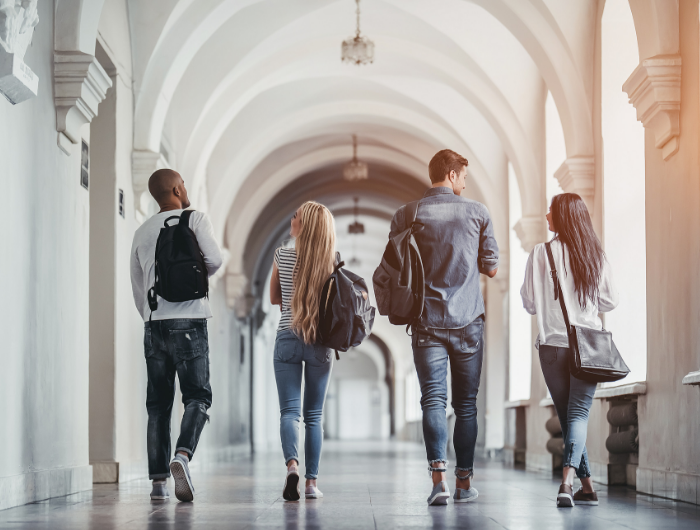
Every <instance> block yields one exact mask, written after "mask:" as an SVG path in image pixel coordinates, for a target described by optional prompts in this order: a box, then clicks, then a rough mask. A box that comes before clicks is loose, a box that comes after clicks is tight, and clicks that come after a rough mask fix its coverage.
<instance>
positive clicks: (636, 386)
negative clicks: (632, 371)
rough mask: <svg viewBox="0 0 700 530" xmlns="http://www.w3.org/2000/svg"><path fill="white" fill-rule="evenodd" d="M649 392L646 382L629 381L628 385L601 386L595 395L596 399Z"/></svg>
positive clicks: (639, 394)
mask: <svg viewBox="0 0 700 530" xmlns="http://www.w3.org/2000/svg"><path fill="white" fill-rule="evenodd" d="M646 393H647V384H646V382H640V383H629V384H627V385H620V386H613V387H609V388H599V389H598V390H596V391H595V395H594V396H593V397H594V398H595V399H611V398H616V397H628V396H643V395H644V394H646Z"/></svg>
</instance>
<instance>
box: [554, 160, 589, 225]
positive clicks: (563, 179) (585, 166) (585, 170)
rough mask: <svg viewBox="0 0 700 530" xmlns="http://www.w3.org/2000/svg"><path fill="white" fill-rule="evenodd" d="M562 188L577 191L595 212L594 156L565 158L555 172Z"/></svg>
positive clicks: (568, 191) (569, 191)
mask: <svg viewBox="0 0 700 530" xmlns="http://www.w3.org/2000/svg"><path fill="white" fill-rule="evenodd" d="M554 178H556V179H557V180H558V181H559V185H560V186H561V189H563V190H564V191H565V192H567V193H577V194H578V195H580V196H581V198H582V199H583V202H585V203H586V206H587V207H588V211H589V212H593V197H594V195H595V160H594V158H593V157H592V156H572V157H569V158H567V159H566V160H564V163H563V164H562V165H561V166H559V169H557V170H556V171H555V172H554Z"/></svg>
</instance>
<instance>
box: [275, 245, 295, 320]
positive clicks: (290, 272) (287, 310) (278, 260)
mask: <svg viewBox="0 0 700 530" xmlns="http://www.w3.org/2000/svg"><path fill="white" fill-rule="evenodd" d="M296 264H297V251H296V250H295V249H293V248H285V247H281V248H278V249H277V250H275V265H277V270H278V271H279V275H280V286H281V287H282V317H281V318H280V324H279V326H278V327H277V332H278V333H279V332H280V331H284V330H285V329H289V328H291V327H292V294H293V293H294V268H295V267H296Z"/></svg>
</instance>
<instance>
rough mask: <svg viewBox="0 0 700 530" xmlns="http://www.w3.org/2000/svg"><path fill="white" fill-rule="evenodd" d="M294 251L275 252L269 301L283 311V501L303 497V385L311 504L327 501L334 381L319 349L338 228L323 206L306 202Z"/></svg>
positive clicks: (278, 364) (278, 353)
mask: <svg viewBox="0 0 700 530" xmlns="http://www.w3.org/2000/svg"><path fill="white" fill-rule="evenodd" d="M289 234H290V235H291V236H292V237H293V238H295V243H294V248H278V249H277V250H276V251H275V258H274V265H273V268H272V278H271V281H270V301H271V302H272V303H273V304H276V305H279V306H280V307H281V310H282V317H281V319H280V323H279V328H278V329H277V339H276V341H275V351H274V367H275V379H276V381H277V393H278V394H279V401H280V436H281V438H282V451H283V452H284V462H285V464H286V466H287V477H286V479H285V482H284V488H283V491H282V497H283V498H284V499H285V500H287V501H297V500H299V498H300V496H301V495H300V491H299V480H300V479H299V420H300V419H301V411H302V403H301V383H302V374H303V381H304V403H303V413H304V424H305V425H306V438H305V442H304V444H305V447H304V457H305V465H306V474H305V477H306V489H305V496H306V498H307V499H317V498H321V497H323V493H321V490H319V489H318V487H317V483H316V481H317V479H318V468H319V461H320V460H321V445H322V444H323V426H322V418H323V404H324V402H325V400H326V392H327V390H328V382H329V380H330V376H331V366H332V364H331V362H332V361H331V350H330V349H329V348H326V347H323V346H321V345H319V344H316V341H317V338H318V329H317V328H318V311H319V302H320V297H321V290H322V288H323V284H324V283H325V282H326V280H327V279H328V277H329V276H330V275H331V273H332V272H333V268H334V266H335V222H334V220H333V215H332V214H331V212H330V211H329V210H328V208H326V207H325V206H323V205H321V204H318V203H316V202H313V201H309V202H305V203H304V204H302V205H301V206H300V207H299V209H298V210H297V211H296V212H295V213H294V215H293V216H292V221H291V229H290V231H289Z"/></svg>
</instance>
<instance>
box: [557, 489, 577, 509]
mask: <svg viewBox="0 0 700 530" xmlns="http://www.w3.org/2000/svg"><path fill="white" fill-rule="evenodd" d="M574 506H575V504H574V498H573V497H572V496H571V495H567V494H566V493H559V494H558V495H557V508H573V507H574Z"/></svg>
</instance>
